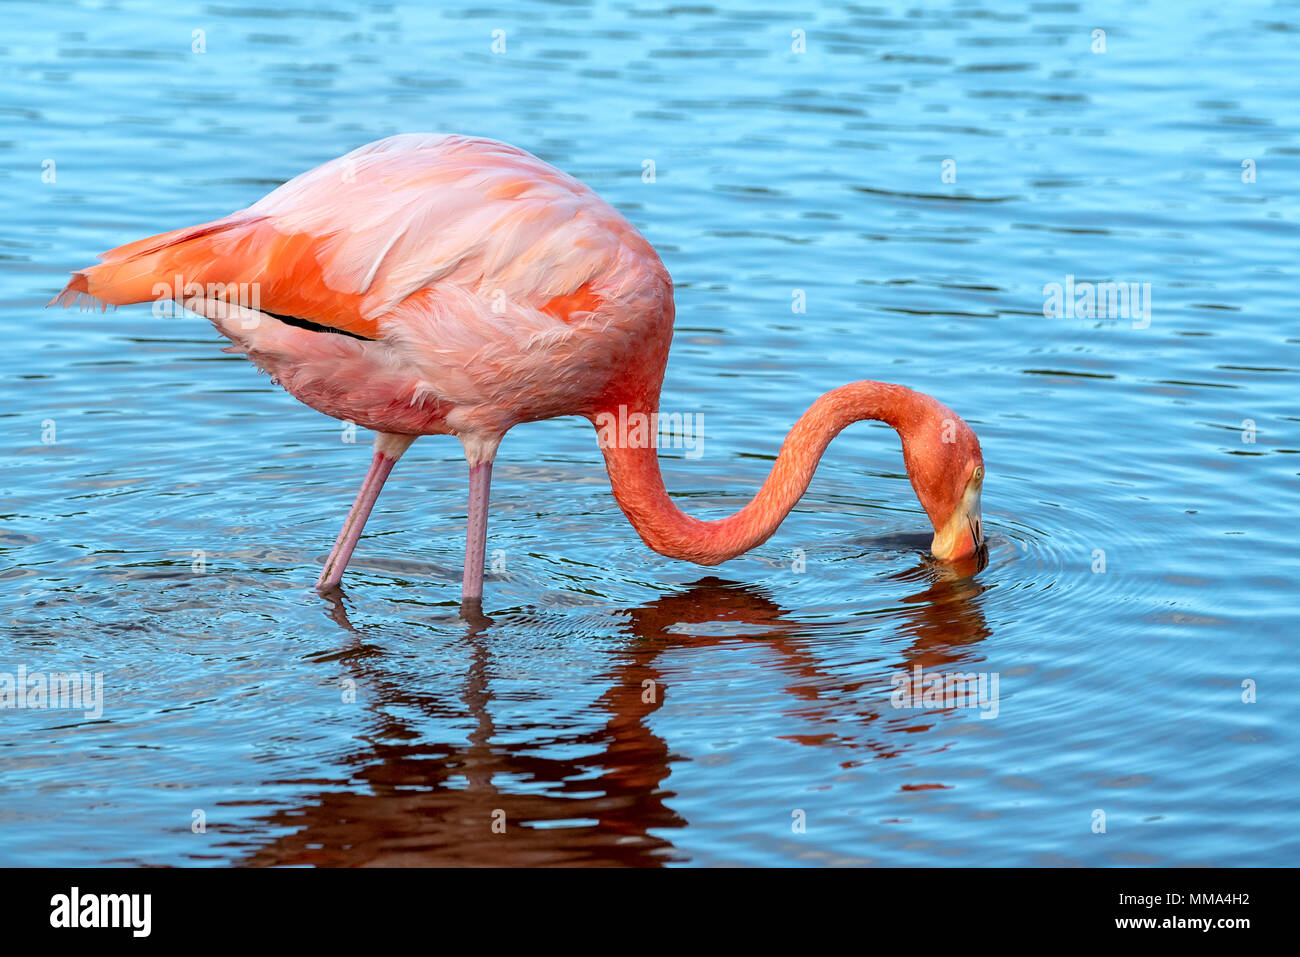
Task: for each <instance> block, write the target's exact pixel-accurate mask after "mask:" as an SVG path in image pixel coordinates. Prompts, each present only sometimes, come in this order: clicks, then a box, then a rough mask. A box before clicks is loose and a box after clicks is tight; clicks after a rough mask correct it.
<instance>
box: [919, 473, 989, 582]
mask: <svg viewBox="0 0 1300 957" xmlns="http://www.w3.org/2000/svg"><path fill="white" fill-rule="evenodd" d="M981 485H982V483H981V482H980V481H978V480H972V481H971V482H970V484H969V485H967V486H966V492H965V494H963V495H962V499H961V502H960V503H959V504H958V505H957V507H956V508H955V509H953V513H952V515H951V516H949V518H948V521H946V522H945V523H944V524H943V527H942V528H939V529H936V530H935V533H934V541H933V542H931V543H930V551H931V553H932V554H933V555H934V557H935V558H938V559H940V560H941V561H949V562H954V561H961V560H962V559H965V558H970V557H971V556H972V555H974V554H976V553H977V552H978V551H979V550H980V548H981V547H982V546H983V545H984V519H983V517H982V516H981V514H980V491H981Z"/></svg>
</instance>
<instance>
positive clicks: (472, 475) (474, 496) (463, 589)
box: [460, 461, 492, 601]
mask: <svg viewBox="0 0 1300 957" xmlns="http://www.w3.org/2000/svg"><path fill="white" fill-rule="evenodd" d="M491 489H492V463H491V462H490V461H488V462H480V463H479V464H478V465H471V466H470V469H469V522H468V524H467V526H466V528H465V577H464V579H462V581H461V586H460V597H461V601H473V600H477V599H480V598H482V597H483V562H484V560H485V559H486V557H487V517H488V498H489V496H490V494H491Z"/></svg>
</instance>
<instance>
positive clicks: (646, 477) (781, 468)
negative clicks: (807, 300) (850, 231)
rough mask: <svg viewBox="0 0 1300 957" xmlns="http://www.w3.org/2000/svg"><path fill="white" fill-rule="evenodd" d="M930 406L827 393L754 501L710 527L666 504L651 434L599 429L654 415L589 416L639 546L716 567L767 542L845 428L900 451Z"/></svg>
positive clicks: (903, 394) (909, 399)
mask: <svg viewBox="0 0 1300 957" xmlns="http://www.w3.org/2000/svg"><path fill="white" fill-rule="evenodd" d="M936 407H938V408H939V409H944V410H945V411H946V409H945V407H943V406H942V405H941V404H940V403H939V402H938V401H937V400H935V399H932V398H931V397H930V396H928V395H925V394H924V393H921V392H914V391H912V390H911V389H908V388H905V387H904V386H899V385H891V384H889V383H887V382H872V381H863V382H854V383H851V384H850V385H846V386H841V387H840V388H838V389H833V390H832V391H830V392H827V393H826V394H825V395H823V396H822V397H821V398H819V399H818V400H817V401H816V402H814V403H813V404H812V407H811V408H810V409H809V410H808V411H807V412H805V413H804V414H803V416H802V417H801V418H800V419H799V421H798V422H796V423H795V426H794V428H792V429H791V430H790V434H789V435H787V436H786V439H785V443H784V444H783V445H782V446H781V452H780V454H779V455H778V456H777V459H776V463H775V464H774V465H773V466H772V471H771V472H770V473H769V474H768V476H767V481H766V482H764V483H763V487H762V488H761V489H759V491H758V494H757V495H755V496H754V498H753V500H751V501H750V503H749V504H748V505H746V506H745V507H744V508H742V509H741V510H740V511H739V512H737V513H736V514H734V515H732V516H730V517H728V518H724V519H720V520H718V521H713V522H705V521H700V520H699V519H696V518H692V517H691V516H689V515H687V514H686V513H685V512H683V511H682V510H681V509H679V508H678V507H677V506H676V505H675V504H674V503H673V501H672V499H671V498H670V497H669V495H668V492H667V490H666V489H665V488H664V480H663V475H662V474H661V473H660V471H659V455H658V452H657V451H656V448H655V445H656V443H655V442H654V438H655V437H654V436H653V435H651V436H650V437H649V439H650V440H649V441H648V442H619V441H611V435H612V437H613V438H615V439H617V438H618V437H619V435H618V430H615V429H608V430H607V429H606V428H604V427H602V426H603V424H605V425H607V424H608V423H609V422H610V419H609V418H606V416H609V417H611V418H612V419H613V420H614V421H620V417H622V419H621V420H623V421H625V420H626V419H627V418H629V417H630V416H631V415H633V414H635V413H638V412H639V413H641V414H642V415H644V416H646V417H647V418H648V416H649V415H650V413H652V412H656V411H658V410H657V409H655V408H644V409H643V408H638V407H637V406H635V405H632V404H628V405H627V406H624V407H622V408H621V409H618V410H613V411H610V412H607V413H601V414H599V415H594V416H592V421H593V423H594V424H595V425H596V428H597V430H598V431H599V432H600V437H601V450H602V451H603V452H604V454H605V466H606V468H607V469H608V470H609V480H610V485H611V487H612V488H613V491H614V497H615V498H616V499H617V500H618V504H619V507H621V508H622V509H623V513H624V514H625V515H627V518H628V521H630V522H631V523H632V527H633V528H635V529H636V530H637V533H638V534H639V535H640V536H641V538H642V539H643V540H644V541H645V543H646V544H647V545H649V546H650V547H651V548H652V549H654V550H655V551H656V552H658V553H659V554H661V555H666V556H668V557H669V558H680V559H684V560H686V561H690V562H695V563H696V564H699V565H716V564H718V563H719V562H725V561H726V560H727V559H729V558H734V557H735V556H737V555H739V554H741V553H742V552H746V551H748V550H749V549H751V548H754V547H755V546H757V545H761V544H762V543H763V542H765V541H767V540H768V539H769V538H770V537H771V536H772V533H773V532H775V531H776V530H777V528H778V527H779V526H780V524H781V522H782V521H783V520H784V519H785V517H786V515H788V514H789V513H790V510H791V509H792V508H794V506H795V503H797V502H798V501H799V499H800V498H801V497H802V496H803V493H804V492H805V491H807V489H808V484H809V483H810V482H811V481H812V477H813V473H814V472H815V471H816V470H817V463H818V461H819V460H820V459H821V457H822V453H823V452H825V451H826V446H827V445H829V444H830V441H831V439H833V438H835V436H836V435H838V434H839V433H840V431H841V430H843V429H844V428H845V427H846V426H849V425H852V424H853V423H854V422H860V421H862V420H864V419H874V420H877V421H881V422H886V423H888V424H889V425H890V426H891V427H893V428H894V429H895V430H896V431H897V432H898V433H899V435H900V436H902V439H903V446H904V449H906V448H907V445H908V440H909V438H910V435H911V434H912V433H913V432H914V430H915V429H916V428H919V427H920V425H921V424H922V422H924V421H926V420H928V418H929V417H930V416H931V415H932V414H933V413H934V411H936ZM622 431H624V432H626V430H622ZM641 434H644V433H641ZM623 437H624V438H626V436H623Z"/></svg>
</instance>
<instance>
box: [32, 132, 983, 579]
mask: <svg viewBox="0 0 1300 957" xmlns="http://www.w3.org/2000/svg"><path fill="white" fill-rule="evenodd" d="M101 258H102V260H103V261H102V262H101V263H100V264H99V265H96V266H91V267H89V268H87V269H82V270H80V271H78V272H75V273H74V274H73V276H72V279H71V281H70V282H69V283H68V285H67V287H66V288H65V289H64V290H63V292H62V293H60V295H58V296H57V297H56V298H55V302H58V303H60V304H63V305H69V304H72V303H74V302H77V301H79V300H85V299H89V300H90V301H92V302H98V303H101V304H112V305H122V304H126V303H133V302H144V301H150V300H159V299H174V300H176V301H179V302H181V303H182V304H183V305H185V306H186V307H187V308H189V309H192V310H193V311H195V312H198V313H200V314H202V315H204V316H207V317H208V318H209V319H210V320H211V321H212V322H213V323H214V325H216V327H217V328H218V329H219V330H220V331H221V332H222V333H223V334H224V335H225V336H226V337H227V338H229V339H230V341H231V343H232V345H231V347H230V348H229V349H228V350H227V351H233V352H240V353H243V354H246V355H247V356H248V357H249V359H251V360H252V361H253V362H254V363H256V364H257V365H258V366H259V367H260V368H261V369H263V370H264V371H266V372H267V373H269V374H270V375H271V376H272V377H273V378H274V379H275V380H276V381H278V382H279V383H280V384H281V385H282V386H283V387H284V388H285V389H287V390H288V391H289V392H290V393H292V394H293V395H294V396H295V397H296V398H298V399H299V400H301V401H302V402H304V403H305V404H307V405H309V406H311V407H312V408H314V409H317V410H318V411H320V412H323V413H325V414H326V415H330V416H333V417H335V418H338V419H342V420H344V421H350V422H354V423H356V424H358V425H361V426H363V427H365V428H368V429H371V430H374V431H375V432H376V433H378V435H377V439H376V448H375V458H374V461H373V462H372V465H371V471H370V474H369V475H368V476H367V479H366V482H365V483H364V484H363V486H362V490H361V493H360V494H359V495H358V498H357V501H356V503H355V504H354V506H353V510H352V512H351V513H350V514H349V517H348V521H347V522H346V523H345V525H344V529H343V532H342V533H341V534H340V536H339V540H338V542H336V544H335V549H334V551H333V552H331V555H330V557H329V559H327V561H326V567H325V571H323V572H322V576H321V580H320V581H319V582H318V586H320V587H321V588H329V587H334V586H336V585H337V584H338V582H339V579H340V576H341V574H342V570H343V567H344V566H346V564H347V561H348V559H349V558H350V556H351V553H352V550H353V548H354V547H355V545H356V542H357V539H358V538H359V536H360V533H361V529H362V527H363V526H364V523H365V520H366V517H367V516H368V514H369V512H370V509H371V508H372V507H373V505H374V502H375V499H376V498H377V497H378V494H379V490H380V489H381V488H382V486H383V483H384V481H385V479H386V478H387V476H388V473H389V471H390V470H391V469H392V466H393V464H394V463H395V462H396V461H397V459H398V458H400V456H401V454H402V453H403V452H404V451H405V449H406V448H407V447H408V446H409V445H410V443H411V441H412V440H413V439H414V438H415V437H417V436H420V435H431V434H452V435H456V436H457V437H458V438H459V439H460V440H461V442H462V443H463V445H464V447H465V454H466V459H467V461H468V463H469V465H470V468H471V471H470V486H471V489H470V498H471V507H470V520H469V533H468V536H467V551H466V567H465V580H464V588H463V594H464V595H465V597H467V598H477V597H478V595H479V594H481V586H482V558H483V549H484V536H485V534H486V517H487V501H488V483H489V481H490V474H491V463H492V461H493V458H494V457H495V454H496V450H497V446H498V444H499V443H500V440H501V437H502V436H503V435H504V434H505V433H506V431H508V430H509V429H510V428H512V427H513V426H515V425H518V424H519V423H522V422H528V421H535V420H539V419H546V418H552V417H555V416H560V415H574V414H576V415H583V416H585V417H587V418H588V419H591V420H592V421H593V422H597V421H598V420H599V418H600V416H601V415H602V414H603V413H606V412H611V411H612V410H615V409H620V408H622V409H626V410H630V411H640V412H644V413H646V414H648V413H651V412H655V411H657V410H658V403H659V392H660V388H661V385H662V382H663V376H664V370H665V368H666V365H667V360H668V350H669V346H670V344H671V339H672V326H673V296H672V281H671V279H670V278H669V276H668V273H667V270H665V268H664V266H663V263H662V262H661V261H660V259H659V257H658V255H657V254H656V253H655V251H654V249H653V248H652V247H651V246H650V244H649V243H648V242H646V240H645V239H644V238H643V237H642V236H641V234H640V233H639V232H637V230H636V229H635V228H634V227H633V226H632V225H631V224H630V223H628V222H627V220H626V219H624V218H623V217H622V216H621V215H620V214H619V213H618V212H617V211H616V210H615V209H614V208H613V207H611V206H610V205H609V204H608V203H606V202H605V201H604V200H602V199H601V198H600V197H598V196H597V195H596V194H595V193H594V192H592V190H591V189H589V188H588V187H587V186H585V185H584V184H582V183H581V182H579V181H578V180H576V179H574V178H573V177H571V176H569V175H567V174H566V173H563V172H561V171H560V170H558V169H556V168H554V167H553V166H550V165H549V164H547V163H544V162H543V161H541V160H539V159H537V158H536V157H535V156H532V155H531V154H529V153H527V152H525V151H523V150H520V149H517V148H515V147H512V146H508V145H506V144H504V143H499V142H496V141H492V140H485V139H476V138H471V137H465V136H455V135H432V134H406V135H400V136H393V137H389V138H388V139H384V140H380V141H378V142H375V143H371V144H369V145H368V146H363V147H361V148H360V149H357V150H354V151H353V152H351V153H348V154H347V155H345V156H342V157H339V158H338V159H335V160H332V161H330V162H328V163H325V164H324V165H322V166H319V167H317V168H316V169H313V170H311V171H309V172H306V173H303V174H302V175H300V176H298V177H295V178H294V179H292V180H290V181H289V182H287V183H285V184H284V185H282V186H280V187H279V188H278V189H276V190H274V191H272V192H271V193H269V194H268V195H267V196H265V197H264V198H262V199H261V200H259V201H258V202H256V203H254V204H253V205H252V206H250V207H248V208H247V209H245V210H242V211H240V212H236V213H232V214H231V215H229V216H226V217H225V218H223V219H219V220H216V221H214V222H211V223H206V224H203V225H200V226H194V227H190V228H188V229H180V230H176V231H173V232H169V233H163V234H161V235H158V236H154V237H151V238H148V239H142V240H139V241H137V242H133V243H129V244H127V245H124V246H120V247H118V248H116V249H114V250H111V251H110V252H108V253H105V254H104V256H103V257H101ZM250 292H251V299H250ZM861 418H880V419H883V420H885V421H888V422H890V424H891V425H893V426H894V427H895V428H896V429H898V431H899V433H900V435H902V437H903V445H904V458H905V462H906V464H907V466H908V472H909V475H910V476H911V478H912V484H913V486H914V488H915V489H916V491H917V494H918V497H919V498H920V499H921V501H922V504H923V505H924V506H925V508H926V511H927V513H928V514H929V515H930V518H931V521H932V523H933V524H934V527H935V530H936V538H935V542H936V545H935V551H936V553H939V552H941V551H946V552H948V554H944V555H941V557H961V556H964V555H967V554H970V553H971V552H972V551H973V550H975V549H976V548H977V547H978V545H979V541H980V538H981V534H980V529H979V527H978V521H979V518H978V493H979V485H980V483H981V482H982V477H983V467H982V458H980V452H979V445H978V442H977V441H976V440H975V438H974V434H973V433H971V432H970V430H969V428H968V427H967V426H966V424H965V423H964V422H962V421H961V420H960V419H959V418H958V417H957V416H956V415H955V414H954V413H952V412H951V410H949V409H948V408H947V407H946V406H943V405H942V404H941V403H939V402H937V400H934V399H932V398H930V397H929V396H924V395H923V394H921V393H916V392H912V391H911V390H907V389H903V388H902V387H901V386H890V385H887V384H884V383H872V382H863V383H855V384H854V385H852V386H846V387H844V388H843V389H840V390H835V391H834V392H832V393H828V394H827V395H826V396H823V397H822V399H820V400H818V403H817V404H815V405H814V407H813V408H812V409H811V410H809V412H808V414H806V415H805V416H804V418H803V419H801V420H800V421H799V423H798V424H797V425H796V427H795V429H794V430H793V431H792V432H791V433H790V436H789V437H788V438H787V440H786V444H785V446H784V447H783V449H782V454H781V456H779V457H778V460H777V463H776V465H775V466H774V467H773V471H772V475H771V476H769V480H768V482H767V483H766V484H765V486H764V487H763V489H762V490H761V491H760V492H759V494H758V496H756V497H755V499H754V501H753V502H751V503H750V505H748V506H746V508H745V509H742V510H741V512H739V513H737V514H736V515H734V516H731V517H730V518H729V519H723V520H721V521H718V522H700V521H697V520H695V519H692V518H690V517H689V516H686V515H685V514H684V513H682V512H681V511H680V510H678V509H677V508H676V506H675V505H674V504H673V503H672V502H671V500H670V499H669V498H668V495H667V493H666V492H665V491H664V490H663V484H662V478H661V477H660V475H659V470H658V461H657V456H656V453H655V451H654V448H653V446H651V447H649V448H619V447H614V446H611V445H609V444H605V447H604V449H603V450H604V452H605V458H606V464H607V467H608V468H609V473H610V479H611V485H612V487H613V490H614V493H615V496H616V498H617V499H618V502H619V504H620V506H621V507H622V508H623V510H624V512H625V513H626V514H627V516H628V518H629V519H630V520H631V521H632V523H633V525H634V526H635V527H636V529H637V531H638V532H639V533H640V534H641V536H642V538H643V539H644V540H645V541H646V542H647V544H649V545H650V546H651V547H652V548H655V549H656V550H657V551H660V552H662V553H664V554H667V555H671V556H673V557H679V558H684V559H687V560H690V561H695V562H698V563H701V564H715V563H717V562H719V561H725V560H726V559H727V558H729V557H732V556H733V555H735V554H739V553H740V552H742V551H745V550H747V549H748V548H751V547H753V546H754V545H755V544H757V543H759V542H761V541H763V540H765V539H766V538H767V537H768V536H769V535H771V534H772V532H773V531H774V530H775V528H776V526H777V525H778V524H779V523H780V521H781V519H782V518H783V517H784V515H785V514H786V513H787V512H788V511H789V509H790V508H791V507H792V506H793V504H794V502H795V501H797V499H798V497H799V496H800V495H802V494H803V492H804V490H805V489H806V488H807V485H808V482H809V481H810V480H811V477H812V472H813V470H814V469H815V467H816V461H817V459H818V458H819V457H820V455H821V453H822V451H823V450H824V449H825V446H826V444H827V443H828V442H829V441H830V439H831V438H832V437H833V436H834V434H836V433H837V432H838V431H839V430H840V429H842V428H844V427H845V426H846V425H848V424H850V423H851V422H853V421H857V420H859V419H861ZM954 421H955V423H956V425H953V423H954ZM945 423H947V425H945ZM941 428H942V429H945V431H946V432H948V433H952V436H950V437H948V438H946V439H945V441H944V442H942V443H940V442H939V441H938V433H939V430H940V429H941ZM945 445H946V446H948V447H947V448H944V446H945ZM977 469H978V472H977V471H976V470H977ZM972 495H973V513H972ZM959 513H960V516H961V517H962V518H964V520H965V523H966V526H968V527H969V535H968V536H967V535H966V533H965V532H964V531H963V526H962V522H961V521H958V519H957V517H956V516H958V515H959ZM972 514H973V517H972ZM945 528H947V529H948V531H947V532H945V531H944V529H945ZM945 535H946V536H947V537H946V538H945V537H944V536H945ZM941 539H942V541H941Z"/></svg>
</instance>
